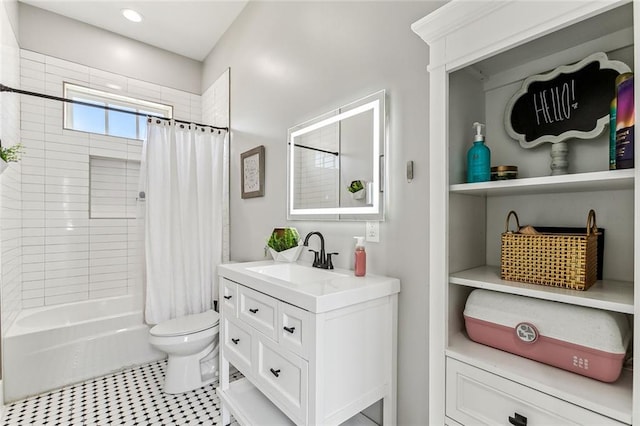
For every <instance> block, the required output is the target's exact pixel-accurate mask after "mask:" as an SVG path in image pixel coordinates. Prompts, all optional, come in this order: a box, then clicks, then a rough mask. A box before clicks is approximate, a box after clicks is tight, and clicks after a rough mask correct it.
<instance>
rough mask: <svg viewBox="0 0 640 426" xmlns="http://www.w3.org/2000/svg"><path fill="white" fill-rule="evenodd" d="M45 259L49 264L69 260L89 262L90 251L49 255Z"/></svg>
mask: <svg viewBox="0 0 640 426" xmlns="http://www.w3.org/2000/svg"><path fill="white" fill-rule="evenodd" d="M45 259H47V262H62V261H69V260H88V259H89V252H88V251H70V252H61V253H47V255H46V257H45Z"/></svg>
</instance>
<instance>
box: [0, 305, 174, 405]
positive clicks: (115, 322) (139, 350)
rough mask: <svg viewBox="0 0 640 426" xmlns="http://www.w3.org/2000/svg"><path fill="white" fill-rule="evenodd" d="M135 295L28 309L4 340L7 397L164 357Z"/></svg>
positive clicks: (34, 392) (11, 397)
mask: <svg viewBox="0 0 640 426" xmlns="http://www.w3.org/2000/svg"><path fill="white" fill-rule="evenodd" d="M148 332H149V327H148V326H147V325H145V324H144V323H143V321H142V310H141V309H140V308H139V307H136V306H135V303H134V297H133V296H118V297H109V298H104V299H98V300H89V301H84V302H76V303H69V304H65V305H55V306H50V307H44V308H33V309H26V310H24V311H22V312H20V314H18V316H17V318H16V320H15V321H14V323H13V324H12V325H11V326H10V327H9V330H8V331H7V333H6V335H5V339H4V341H3V345H4V360H3V363H4V377H3V382H4V399H5V402H11V401H15V400H18V399H22V398H25V397H27V396H30V395H36V394H39V393H42V392H45V391H48V390H51V389H56V388H59V387H62V386H65V385H69V384H72V383H76V382H79V381H83V380H87V379H90V378H94V377H98V376H102V375H105V374H107V373H110V372H113V371H117V370H120V369H122V368H124V367H128V366H134V365H139V364H144V363H148V362H152V361H156V360H160V359H162V358H164V357H165V354H163V353H161V352H159V351H157V350H155V349H153V348H152V347H151V346H150V345H149V343H148V340H149V339H148Z"/></svg>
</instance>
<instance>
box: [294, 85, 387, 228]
mask: <svg viewBox="0 0 640 426" xmlns="http://www.w3.org/2000/svg"><path fill="white" fill-rule="evenodd" d="M385 133H386V109H385V91H384V90H381V91H379V92H376V93H374V94H372V95H369V96H367V97H364V98H362V99H360V100H357V101H355V102H352V103H350V104H348V105H345V106H343V107H341V108H338V109H336V110H333V111H330V112H328V113H326V114H323V115H322V116H320V117H316V118H314V119H312V120H309V121H307V122H304V123H302V124H299V125H297V126H294V127H292V128H290V129H289V132H288V138H287V142H288V149H287V164H288V167H287V218H288V219H290V220H377V221H382V220H384V174H385V170H386V167H385V159H386V156H385V153H386V141H385Z"/></svg>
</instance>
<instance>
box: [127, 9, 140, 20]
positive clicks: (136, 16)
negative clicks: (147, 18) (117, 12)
mask: <svg viewBox="0 0 640 426" xmlns="http://www.w3.org/2000/svg"><path fill="white" fill-rule="evenodd" d="M122 16H124V17H125V18H127V19H128V20H130V21H131V22H140V21H142V15H140V14H139V13H138V12H136V11H135V10H133V9H122Z"/></svg>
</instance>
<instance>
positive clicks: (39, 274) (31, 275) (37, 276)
mask: <svg viewBox="0 0 640 426" xmlns="http://www.w3.org/2000/svg"><path fill="white" fill-rule="evenodd" d="M43 280H44V269H43V270H41V271H34V272H25V271H22V282H23V283H24V282H26V281H40V282H42V281H43ZM22 288H23V289H24V285H23V287H22Z"/></svg>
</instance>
